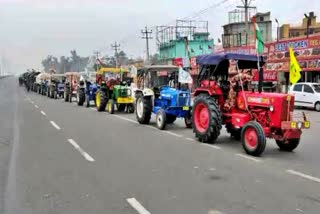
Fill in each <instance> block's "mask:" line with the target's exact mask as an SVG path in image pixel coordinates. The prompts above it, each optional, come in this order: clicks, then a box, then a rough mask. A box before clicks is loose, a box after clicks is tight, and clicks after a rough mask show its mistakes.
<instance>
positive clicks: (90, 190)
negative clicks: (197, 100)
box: [0, 78, 320, 214]
mask: <svg viewBox="0 0 320 214" xmlns="http://www.w3.org/2000/svg"><path fill="white" fill-rule="evenodd" d="M307 113H308V117H310V119H311V126H312V128H311V129H310V130H308V131H306V132H304V134H303V139H302V141H301V145H300V146H299V148H298V149H297V150H296V151H295V152H293V153H285V152H280V151H279V150H278V148H277V147H276V145H275V143H274V142H272V141H271V140H270V142H269V141H268V146H267V149H266V151H265V153H264V155H263V156H262V157H261V158H252V157H250V156H247V155H245V154H244V152H243V150H242V148H241V145H240V143H239V142H236V141H234V140H232V139H230V138H229V136H228V135H227V134H226V132H225V131H223V132H222V135H221V137H220V138H219V141H218V143H217V144H215V145H214V146H211V145H207V144H201V143H199V142H197V141H196V140H194V136H193V133H192V131H191V130H189V129H186V128H184V126H183V122H182V121H177V122H176V124H175V125H172V126H168V127H167V131H159V130H157V129H156V128H155V126H154V124H151V125H150V126H142V125H138V124H137V122H136V120H135V115H134V114H131V115H128V114H115V115H110V114H108V113H107V112H97V111H96V110H95V109H94V108H85V107H78V106H77V105H76V104H75V103H72V104H70V103H65V102H64V101H62V100H51V99H48V98H47V97H44V96H40V95H37V94H35V93H33V92H30V93H28V92H26V91H25V90H24V88H20V87H19V86H18V83H17V81H16V79H14V78H7V79H5V81H4V79H3V80H0V206H1V207H0V208H1V209H0V213H8V214H16V213H24V214H40V213H41V214H47V213H48V214H56V213H59V214H60V213H61V214H62V213H63V214H64V213H68V214H73V213H74V214H82V213H83V214H87V213H95V214H100V213H101V214H102V213H103V214H105V213H108V214H109V213H110V214H135V213H140V214H148V213H152V214H201V213H203V214H219V213H220V214H242V213H243V214H255V213H259V214H260V213H263V214H270V213H275V214H276V213H277V214H282V213H285V214H293V213H308V214H309V213H310V214H319V212H320V166H319V163H320V156H319V150H320V146H319V143H320V141H319V140H318V139H319V137H320V133H319V131H318V130H319V128H320V116H319V115H320V114H319V113H316V112H313V111H308V112H307ZM317 132H318V133H317Z"/></svg>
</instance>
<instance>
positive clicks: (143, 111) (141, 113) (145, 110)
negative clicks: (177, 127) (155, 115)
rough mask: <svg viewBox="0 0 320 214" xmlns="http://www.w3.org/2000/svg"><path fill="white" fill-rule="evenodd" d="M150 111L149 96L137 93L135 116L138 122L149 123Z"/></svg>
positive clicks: (150, 102)
mask: <svg viewBox="0 0 320 214" xmlns="http://www.w3.org/2000/svg"><path fill="white" fill-rule="evenodd" d="M151 113H152V99H151V97H144V96H143V95H142V94H139V95H138V96H137V99H136V117H137V120H138V122H139V123H140V124H149V122H150V118H151Z"/></svg>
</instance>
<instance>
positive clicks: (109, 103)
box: [107, 99, 115, 114]
mask: <svg viewBox="0 0 320 214" xmlns="http://www.w3.org/2000/svg"><path fill="white" fill-rule="evenodd" d="M114 105H115V102H114V100H113V99H110V100H109V102H108V105H107V106H108V112H109V113H110V114H114Z"/></svg>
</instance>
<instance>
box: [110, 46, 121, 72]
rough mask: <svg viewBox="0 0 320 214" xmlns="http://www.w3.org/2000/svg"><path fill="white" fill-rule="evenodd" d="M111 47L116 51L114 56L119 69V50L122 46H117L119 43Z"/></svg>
mask: <svg viewBox="0 0 320 214" xmlns="http://www.w3.org/2000/svg"><path fill="white" fill-rule="evenodd" d="M111 47H112V48H113V50H114V56H115V58H116V68H118V48H119V47H120V44H117V42H115V43H114V45H111Z"/></svg>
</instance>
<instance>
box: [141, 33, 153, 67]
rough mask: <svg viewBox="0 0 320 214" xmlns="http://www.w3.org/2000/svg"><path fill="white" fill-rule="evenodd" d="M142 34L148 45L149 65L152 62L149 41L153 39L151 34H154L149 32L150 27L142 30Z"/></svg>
mask: <svg viewBox="0 0 320 214" xmlns="http://www.w3.org/2000/svg"><path fill="white" fill-rule="evenodd" d="M141 33H142V34H143V37H142V39H145V40H146V43H147V61H148V63H149V60H150V55H149V39H152V37H151V36H149V35H150V34H152V30H150V31H149V30H148V27H145V30H141Z"/></svg>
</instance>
